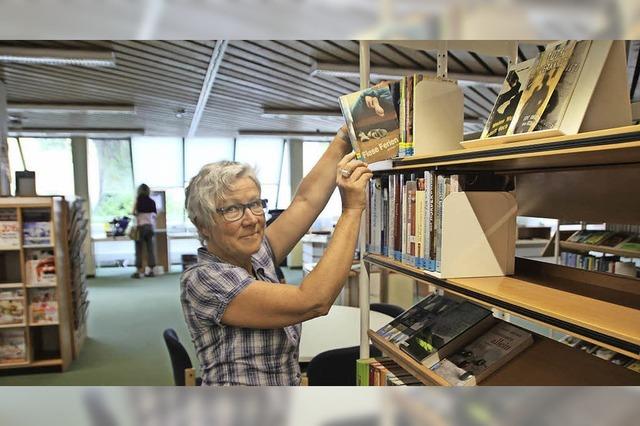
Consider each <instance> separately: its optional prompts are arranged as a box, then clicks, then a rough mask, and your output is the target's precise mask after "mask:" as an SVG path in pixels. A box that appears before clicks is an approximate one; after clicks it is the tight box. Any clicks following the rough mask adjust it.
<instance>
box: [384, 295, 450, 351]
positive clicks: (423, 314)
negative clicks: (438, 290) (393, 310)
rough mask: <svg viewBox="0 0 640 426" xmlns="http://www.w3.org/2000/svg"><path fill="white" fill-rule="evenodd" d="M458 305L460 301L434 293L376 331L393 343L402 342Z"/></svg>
mask: <svg viewBox="0 0 640 426" xmlns="http://www.w3.org/2000/svg"><path fill="white" fill-rule="evenodd" d="M457 305H458V302H456V301H454V300H452V299H449V298H447V297H444V296H440V295H438V294H435V293H432V294H430V295H429V296H428V297H426V298H424V299H422V300H421V301H420V302H418V303H416V304H415V305H413V306H412V307H410V308H409V309H407V310H406V311H404V312H403V313H401V314H400V315H399V316H398V317H397V318H395V319H394V320H393V321H391V322H390V323H389V324H387V325H385V326H384V327H382V328H380V329H379V330H378V331H377V332H376V333H377V334H378V335H380V336H381V337H384V338H385V339H387V340H389V341H390V342H391V343H394V344H399V343H402V342H404V341H405V340H407V339H408V338H410V337H412V336H413V335H414V334H415V333H417V332H418V331H419V330H421V329H422V328H424V327H425V326H426V325H427V324H430V323H432V322H433V321H434V320H435V319H436V318H438V317H439V316H440V315H442V314H443V313H444V312H446V311H447V310H449V309H452V308H453V307H455V306H457Z"/></svg>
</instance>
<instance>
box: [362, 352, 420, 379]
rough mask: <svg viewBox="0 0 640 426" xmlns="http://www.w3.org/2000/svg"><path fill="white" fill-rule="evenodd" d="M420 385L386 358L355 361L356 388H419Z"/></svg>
mask: <svg viewBox="0 0 640 426" xmlns="http://www.w3.org/2000/svg"><path fill="white" fill-rule="evenodd" d="M421 385H422V383H421V382H420V381H419V380H418V379H416V378H415V377H414V376H412V375H411V374H409V373H407V372H406V371H405V370H404V369H403V368H402V367H400V366H399V365H398V364H397V363H396V362H395V361H393V360H392V359H391V358H388V357H379V358H366V359H359V360H357V361H356V386H421Z"/></svg>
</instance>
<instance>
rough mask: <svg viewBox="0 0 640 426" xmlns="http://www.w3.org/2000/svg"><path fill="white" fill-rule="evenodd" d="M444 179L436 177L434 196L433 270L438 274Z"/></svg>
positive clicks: (444, 193) (440, 251) (444, 191)
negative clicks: (435, 193)
mask: <svg viewBox="0 0 640 426" xmlns="http://www.w3.org/2000/svg"><path fill="white" fill-rule="evenodd" d="M446 179H447V178H446V177H445V176H443V175H438V177H437V184H436V188H437V196H436V200H435V202H436V206H435V209H436V216H435V226H434V228H435V248H434V251H435V270H436V272H440V261H441V258H442V222H443V221H442V215H443V205H444V197H445V196H446Z"/></svg>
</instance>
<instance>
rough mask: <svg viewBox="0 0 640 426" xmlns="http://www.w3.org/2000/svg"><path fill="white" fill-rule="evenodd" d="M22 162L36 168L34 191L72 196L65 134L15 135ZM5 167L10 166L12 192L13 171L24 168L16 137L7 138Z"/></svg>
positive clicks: (70, 159)
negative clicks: (33, 136)
mask: <svg viewBox="0 0 640 426" xmlns="http://www.w3.org/2000/svg"><path fill="white" fill-rule="evenodd" d="M19 139H20V146H21V147H22V153H23V154H24V162H25V164H24V166H25V167H26V169H27V170H31V171H34V172H36V192H37V194H38V195H64V196H65V197H67V198H72V197H73V195H74V194H75V186H74V180H73V159H72V155H71V139H69V138H19ZM8 142H9V167H10V168H11V178H12V182H11V191H12V192H13V193H14V194H15V190H16V186H15V181H14V178H15V172H16V170H24V167H23V164H22V158H21V156H20V148H19V146H18V139H16V138H8Z"/></svg>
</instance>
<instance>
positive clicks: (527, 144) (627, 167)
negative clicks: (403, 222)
mask: <svg viewBox="0 0 640 426" xmlns="http://www.w3.org/2000/svg"><path fill="white" fill-rule="evenodd" d="M363 60H364V61H368V57H366V56H365V57H362V56H361V61H363ZM366 68H367V67H361V70H362V69H364V70H366ZM366 77H367V76H363V75H362V73H361V79H364V81H367V82H368V80H367V79H366ZM621 78H622V77H621ZM606 79H608V80H610V79H611V76H610V75H609V76H607V77H606ZM601 89H602V88H601V87H600V91H602V90H601ZM592 107H593V108H596V107H594V106H593V105H590V106H589V108H592ZM536 136H537V137H538V138H536V139H533V138H532V139H530V140H517V141H514V142H511V143H506V144H471V145H473V146H472V147H465V148H464V149H462V148H459V149H458V148H455V149H450V150H439V151H438V152H433V153H429V154H424V155H418V156H412V157H405V158H402V159H396V160H392V161H385V162H381V163H379V164H374V165H373V167H372V169H374V177H376V176H386V175H388V174H390V173H397V172H417V173H421V172H423V171H426V170H428V171H434V172H435V173H436V174H444V175H447V174H464V173H483V172H485V173H491V174H497V175H510V176H514V177H515V182H516V183H515V189H514V190H513V191H510V192H511V194H512V195H513V196H514V197H515V199H516V201H517V214H518V215H520V216H531V217H545V218H554V219H558V220H561V221H571V220H584V221H597V222H598V223H602V222H611V223H629V224H637V223H638V222H639V221H640V217H639V216H638V214H637V212H638V211H640V200H639V199H638V197H637V196H634V195H633V192H634V191H635V190H636V189H637V188H638V187H639V186H640V126H637V125H636V126H623V127H616V128H608V129H602V128H600V129H598V130H589V131H583V132H582V133H577V134H569V135H551V136H548V137H540V135H536ZM520 139H522V138H520ZM416 143H418V141H416ZM467 145H469V144H467ZM621 182H624V184H623V185H622V184H620V183H621ZM567 188H570V189H571V190H569V191H568V190H567ZM448 197H449V196H448ZM448 197H447V198H448ZM596 200H597V201H596ZM445 205H446V203H445ZM454 225H455V224H454V223H453V222H449V225H448V226H450V227H451V226H454ZM445 226H447V222H446V219H445ZM442 232H443V234H446V233H447V229H443V231H442ZM443 244H444V243H443ZM581 246H583V245H581ZM574 248H576V249H577V248H578V247H574ZM580 249H582V250H586V249H587V247H580ZM588 249H589V250H596V249H595V248H594V247H593V246H589V247H588ZM603 251H604V250H603ZM361 252H362V253H364V255H363V256H362V261H363V262H364V263H366V264H367V265H369V266H371V265H375V266H376V267H379V268H384V269H387V270H389V271H393V272H396V273H400V274H403V275H405V276H407V277H410V278H412V279H414V280H415V281H416V282H417V284H418V285H419V286H435V287H436V288H437V289H439V291H442V292H444V293H445V294H447V293H449V294H452V295H456V296H459V297H462V298H464V299H467V300H470V301H472V302H475V303H477V304H479V305H482V306H484V307H487V308H489V309H491V310H492V311H493V312H494V316H496V317H502V318H505V319H508V318H510V317H516V318H519V319H523V320H525V321H527V322H530V323H533V324H535V325H540V326H542V327H544V328H545V329H547V330H554V331H558V332H561V333H565V334H568V335H571V336H575V337H577V338H580V339H583V340H585V341H587V342H591V343H594V344H597V345H599V346H602V347H604V348H607V349H611V350H613V351H615V352H618V353H621V354H624V355H626V356H628V357H631V358H634V359H636V360H638V359H640V286H639V285H638V284H640V282H639V280H638V279H635V278H630V277H624V276H615V275H613V274H608V273H602V272H594V271H586V270H578V269H574V268H569V267H564V266H561V265H555V264H548V263H543V262H538V261H533V260H528V259H521V258H516V260H515V265H514V271H513V274H511V273H506V274H495V275H497V276H480V277H473V276H471V275H463V276H464V278H463V277H460V276H456V274H455V273H453V274H447V275H446V276H443V275H442V274H438V273H434V272H430V271H425V270H423V269H420V268H416V267H412V266H409V265H408V264H406V263H402V262H400V261H397V260H394V259H392V258H390V257H387V256H384V255H379V254H372V253H367V252H366V251H365V250H364V249H362V248H361ZM606 252H610V251H606ZM618 254H620V255H624V256H630V255H631V254H633V256H630V257H637V256H638V253H625V254H621V253H618ZM468 256H469V259H470V260H469V261H470V262H471V263H473V262H474V260H475V256H474V255H473V254H469V255H468ZM367 279H368V276H367V270H366V269H365V268H363V269H362V271H361V281H363V284H362V285H361V291H363V289H364V291H367V290H368V288H367V285H366V282H367ZM360 306H361V309H363V310H368V304H367V303H364V304H362V302H361V305H360ZM364 317H365V315H363V318H364ZM362 327H363V328H365V327H366V328H368V327H367V323H363V324H362ZM369 339H370V340H371V342H372V343H373V344H374V345H375V346H377V347H378V348H379V349H381V350H382V352H383V353H384V354H385V355H386V356H389V357H390V358H392V359H393V360H394V361H395V362H396V363H398V364H399V365H400V366H402V367H403V368H405V369H406V370H407V371H408V372H409V373H411V374H412V375H414V376H415V377H416V378H418V379H419V380H420V381H421V382H422V383H424V384H429V385H446V383H443V379H441V378H439V377H438V376H436V375H435V374H434V373H432V372H431V371H430V370H429V369H428V368H426V367H425V366H423V365H421V364H420V363H418V362H416V361H415V360H413V358H411V357H409V356H407V355H406V354H404V353H403V352H401V351H400V350H399V349H398V348H397V346H395V345H393V344H391V343H389V342H388V341H386V340H384V339H382V338H381V337H380V336H378V335H377V334H376V333H375V331H373V330H367V336H366V338H363V339H362V341H361V348H364V346H366V345H368V344H369ZM366 356H368V351H363V350H361V357H363V358H364V357H366ZM639 383H640V375H638V374H637V373H635V372H633V371H630V370H626V369H625V368H622V367H619V366H617V365H613V364H611V363H609V362H607V361H603V360H601V359H598V358H596V357H594V356H592V355H589V354H586V353H584V352H583V351H580V350H577V349H575V348H572V347H569V346H566V345H563V344H561V343H559V342H557V341H555V340H553V339H549V338H547V337H544V336H535V341H534V344H533V345H532V346H531V347H529V348H527V349H526V350H525V351H524V352H522V353H521V354H519V355H518V356H517V357H516V358H514V359H513V360H512V361H511V362H509V363H507V364H506V365H504V366H502V367H501V368H500V369H499V370H498V371H497V372H495V373H493V374H492V375H491V376H489V377H488V378H487V379H486V380H485V381H483V382H482V383H481V384H482V385H623V384H624V385H630V384H635V385H638V384H639Z"/></svg>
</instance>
